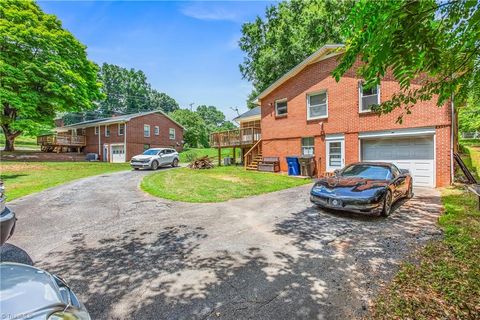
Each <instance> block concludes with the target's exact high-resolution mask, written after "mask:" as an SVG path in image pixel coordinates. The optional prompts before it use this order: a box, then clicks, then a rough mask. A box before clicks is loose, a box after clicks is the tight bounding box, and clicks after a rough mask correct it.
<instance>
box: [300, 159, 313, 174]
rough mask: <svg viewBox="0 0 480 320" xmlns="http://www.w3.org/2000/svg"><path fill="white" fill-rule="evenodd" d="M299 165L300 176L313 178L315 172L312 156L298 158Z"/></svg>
mask: <svg viewBox="0 0 480 320" xmlns="http://www.w3.org/2000/svg"><path fill="white" fill-rule="evenodd" d="M298 162H299V163H300V174H301V175H302V176H306V177H313V171H314V170H315V158H314V156H312V155H306V156H301V157H299V158H298Z"/></svg>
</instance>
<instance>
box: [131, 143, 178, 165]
mask: <svg viewBox="0 0 480 320" xmlns="http://www.w3.org/2000/svg"><path fill="white" fill-rule="evenodd" d="M179 160H180V157H179V155H178V152H177V151H176V150H175V149H172V148H151V149H148V150H145V152H143V154H139V155H137V156H134V157H133V158H132V160H130V165H131V166H132V168H133V169H135V170H138V169H152V170H157V169H158V168H159V167H163V166H172V167H177V166H178V162H179Z"/></svg>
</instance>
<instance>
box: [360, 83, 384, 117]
mask: <svg viewBox="0 0 480 320" xmlns="http://www.w3.org/2000/svg"><path fill="white" fill-rule="evenodd" d="M358 92H359V105H360V112H369V111H370V110H371V109H372V106H373V105H379V104H380V86H376V87H372V88H369V89H367V88H364V87H363V82H361V81H360V82H359V84H358Z"/></svg>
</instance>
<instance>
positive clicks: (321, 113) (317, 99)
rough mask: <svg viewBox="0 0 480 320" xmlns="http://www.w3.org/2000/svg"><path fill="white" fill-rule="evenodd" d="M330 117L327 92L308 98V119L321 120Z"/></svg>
mask: <svg viewBox="0 0 480 320" xmlns="http://www.w3.org/2000/svg"><path fill="white" fill-rule="evenodd" d="M326 117H328V95H327V91H323V92H318V93H311V94H309V95H308V96H307V119H308V120H312V119H321V118H326Z"/></svg>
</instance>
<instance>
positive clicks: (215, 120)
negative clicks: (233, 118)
mask: <svg viewBox="0 0 480 320" xmlns="http://www.w3.org/2000/svg"><path fill="white" fill-rule="evenodd" d="M196 112H197V114H198V115H199V116H200V117H201V118H202V119H203V121H205V125H206V128H207V132H208V134H210V133H212V132H214V131H220V130H231V129H234V128H235V125H234V124H233V123H232V122H230V121H227V120H226V119H225V114H224V113H223V112H222V111H220V110H218V109H217V108H216V107H215V106H206V105H201V106H198V107H197V111H196Z"/></svg>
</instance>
